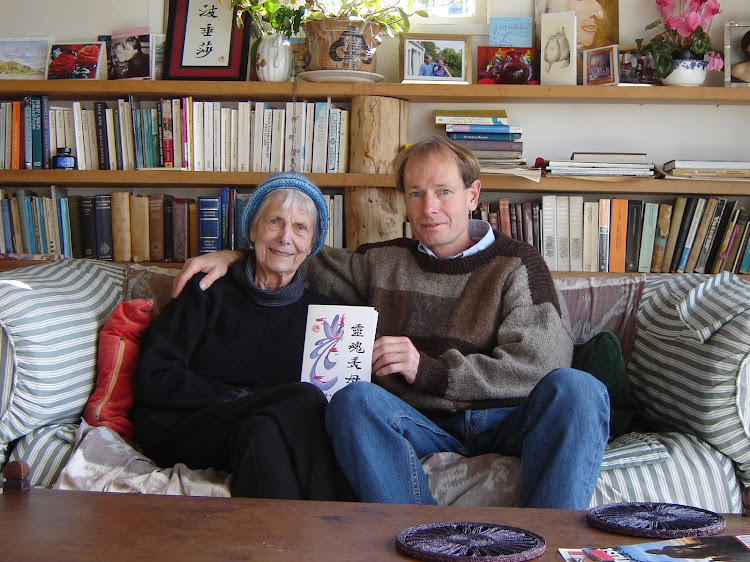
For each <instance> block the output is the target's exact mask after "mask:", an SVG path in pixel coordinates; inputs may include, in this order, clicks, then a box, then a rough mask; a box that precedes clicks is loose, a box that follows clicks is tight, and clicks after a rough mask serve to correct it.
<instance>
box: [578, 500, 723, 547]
mask: <svg viewBox="0 0 750 562" xmlns="http://www.w3.org/2000/svg"><path fill="white" fill-rule="evenodd" d="M588 522H589V523H590V524H591V525H593V526H594V527H599V528H600V529H604V530H605V531H610V532H612V533H620V534H623V535H632V536H634V537H652V538H658V539H672V538H679V537H688V536H692V537H696V536H698V537H707V536H709V535H715V534H716V533H720V532H721V531H723V530H724V528H725V527H726V524H727V523H726V520H725V519H724V518H723V517H722V516H721V515H718V514H716V513H714V512H712V511H708V510H706V509H700V508H698V507H691V506H688V505H679V504H673V503H656V502H642V503H641V502H633V503H612V504H608V505H600V506H598V507H593V508H591V509H590V510H589V512H588Z"/></svg>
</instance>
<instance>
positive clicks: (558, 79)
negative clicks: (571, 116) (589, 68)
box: [539, 11, 578, 86]
mask: <svg viewBox="0 0 750 562" xmlns="http://www.w3.org/2000/svg"><path fill="white" fill-rule="evenodd" d="M541 29H542V31H541V57H540V58H541V64H540V71H539V74H540V82H541V83H542V84H544V85H553V84H560V85H570V86H575V85H576V83H577V79H578V78H577V72H576V68H577V63H578V55H577V53H576V13H575V12H572V11H571V12H550V13H546V14H542V27H541Z"/></svg>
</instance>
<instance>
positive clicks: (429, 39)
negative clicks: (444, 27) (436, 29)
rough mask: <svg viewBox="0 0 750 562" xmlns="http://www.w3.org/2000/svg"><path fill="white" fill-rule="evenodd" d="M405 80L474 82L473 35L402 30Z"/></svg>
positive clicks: (400, 69) (403, 75)
mask: <svg viewBox="0 0 750 562" xmlns="http://www.w3.org/2000/svg"><path fill="white" fill-rule="evenodd" d="M400 37H401V45H400V51H401V58H400V65H399V67H400V68H399V71H400V77H401V81H402V82H450V83H456V84H470V83H471V69H472V66H471V36H470V35H432V34H422V33H402V34H401V35H400Z"/></svg>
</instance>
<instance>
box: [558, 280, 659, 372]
mask: <svg viewBox="0 0 750 562" xmlns="http://www.w3.org/2000/svg"><path fill="white" fill-rule="evenodd" d="M560 275H564V274H557V276H556V277H555V287H556V288H557V290H558V292H559V293H560V295H562V297H563V299H564V300H565V304H566V305H567V307H568V314H569V315H570V325H571V327H572V328H573V336H574V338H575V343H583V342H587V341H589V340H590V339H591V338H593V337H594V336H595V335H596V334H598V333H600V332H603V331H605V330H607V331H609V332H612V333H613V334H615V335H616V336H617V339H618V340H619V341H620V345H621V346H622V356H623V358H624V359H625V362H626V363H627V361H628V358H629V357H630V352H631V350H632V348H633V340H634V339H635V329H636V325H637V316H638V306H639V304H640V302H641V295H642V294H643V288H644V286H645V281H646V276H645V275H642V274H633V275H622V276H616V277H597V276H591V277H580V276H579V277H561V276H560Z"/></svg>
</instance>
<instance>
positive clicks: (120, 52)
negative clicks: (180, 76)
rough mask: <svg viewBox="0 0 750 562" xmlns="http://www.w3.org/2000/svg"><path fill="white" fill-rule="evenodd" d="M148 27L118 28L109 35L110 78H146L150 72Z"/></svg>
mask: <svg viewBox="0 0 750 562" xmlns="http://www.w3.org/2000/svg"><path fill="white" fill-rule="evenodd" d="M150 44H151V41H150V29H149V28H148V27H132V28H129V29H118V30H116V31H113V32H112V35H111V36H110V45H109V53H110V57H109V58H110V63H109V79H110V80H146V79H148V78H149V77H150V74H151V48H150Z"/></svg>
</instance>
